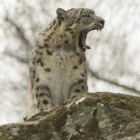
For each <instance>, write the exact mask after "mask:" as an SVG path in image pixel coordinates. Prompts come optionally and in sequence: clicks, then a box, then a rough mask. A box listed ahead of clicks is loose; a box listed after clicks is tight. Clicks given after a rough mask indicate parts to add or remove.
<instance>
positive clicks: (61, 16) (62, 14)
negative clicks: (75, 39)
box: [56, 8, 67, 19]
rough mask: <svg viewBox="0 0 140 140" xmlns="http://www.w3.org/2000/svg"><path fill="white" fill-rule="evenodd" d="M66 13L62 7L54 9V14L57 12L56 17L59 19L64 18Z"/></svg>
mask: <svg viewBox="0 0 140 140" xmlns="http://www.w3.org/2000/svg"><path fill="white" fill-rule="evenodd" d="M66 13H67V12H66V11H65V10H64V9H62V8H58V9H57V10H56V14H57V16H58V18H60V19H65V18H66Z"/></svg>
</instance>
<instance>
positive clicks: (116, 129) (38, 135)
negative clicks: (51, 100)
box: [0, 93, 140, 140]
mask: <svg viewBox="0 0 140 140" xmlns="http://www.w3.org/2000/svg"><path fill="white" fill-rule="evenodd" d="M133 139H134V140H139V139H140V97H137V96H130V95H124V94H112V93H93V94H90V93H88V94H83V95H81V96H78V97H76V98H75V99H74V100H73V101H67V102H64V103H62V104H61V105H59V106H57V107H56V108H54V109H52V110H51V111H49V112H45V111H44V112H41V113H39V114H36V115H35V116H34V117H32V118H31V119H29V120H28V121H27V122H24V123H17V124H7V125H2V126H0V140H133Z"/></svg>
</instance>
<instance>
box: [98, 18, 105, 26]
mask: <svg viewBox="0 0 140 140" xmlns="http://www.w3.org/2000/svg"><path fill="white" fill-rule="evenodd" d="M99 23H100V24H102V25H103V26H104V24H105V20H104V19H102V18H100V20H99Z"/></svg>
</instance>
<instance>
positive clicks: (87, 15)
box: [82, 15, 91, 18]
mask: <svg viewBox="0 0 140 140" xmlns="http://www.w3.org/2000/svg"><path fill="white" fill-rule="evenodd" d="M82 17H87V18H89V17H91V16H90V15H82Z"/></svg>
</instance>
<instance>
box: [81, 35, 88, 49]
mask: <svg viewBox="0 0 140 140" xmlns="http://www.w3.org/2000/svg"><path fill="white" fill-rule="evenodd" d="M86 36H87V33H83V35H82V45H83V49H90V46H88V45H86Z"/></svg>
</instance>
